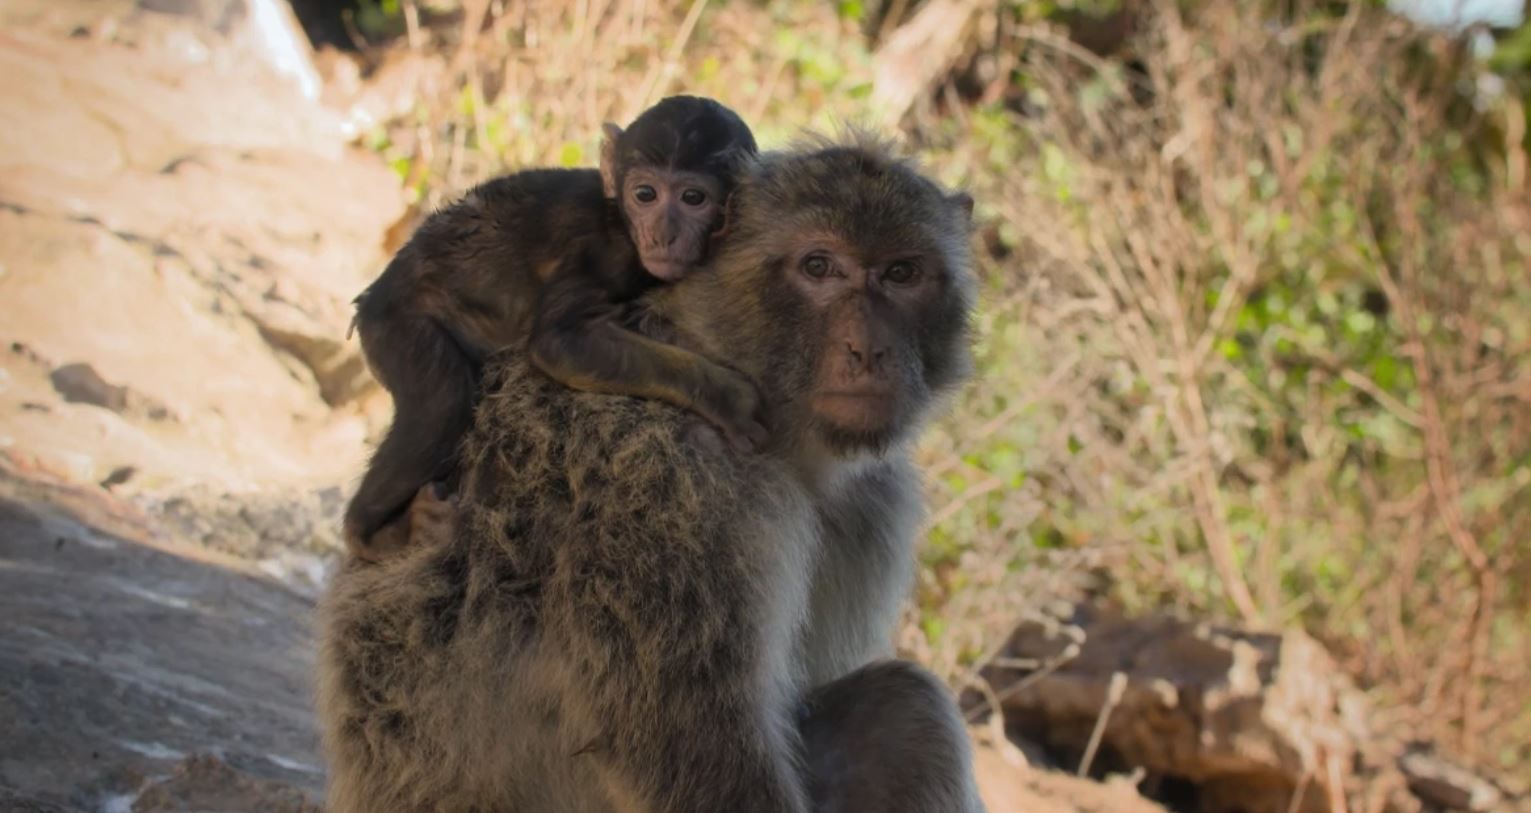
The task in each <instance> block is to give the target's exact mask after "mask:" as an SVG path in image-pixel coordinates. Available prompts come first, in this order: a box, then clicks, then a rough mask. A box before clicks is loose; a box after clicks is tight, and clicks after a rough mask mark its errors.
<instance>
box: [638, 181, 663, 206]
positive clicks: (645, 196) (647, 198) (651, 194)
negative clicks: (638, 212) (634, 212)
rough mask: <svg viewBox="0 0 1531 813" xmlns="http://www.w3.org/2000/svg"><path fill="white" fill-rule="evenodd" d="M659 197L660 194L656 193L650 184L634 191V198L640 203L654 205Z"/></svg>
mask: <svg viewBox="0 0 1531 813" xmlns="http://www.w3.org/2000/svg"><path fill="white" fill-rule="evenodd" d="M658 197H659V193H658V192H655V191H654V187H652V186H649V185H648V184H644V185H643V186H640V187H638V188H637V189H634V190H633V198H634V199H635V200H637V201H638V202H639V203H653V202H654V201H655V200H656V199H657V198H658Z"/></svg>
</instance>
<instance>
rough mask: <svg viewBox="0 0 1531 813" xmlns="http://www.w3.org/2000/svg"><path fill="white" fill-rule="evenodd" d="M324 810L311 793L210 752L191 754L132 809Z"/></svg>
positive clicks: (183, 812) (177, 812) (139, 812)
mask: <svg viewBox="0 0 1531 813" xmlns="http://www.w3.org/2000/svg"><path fill="white" fill-rule="evenodd" d="M204 811H219V813H244V811H249V813H321V810H320V807H319V806H318V805H317V804H314V802H313V801H312V800H311V799H310V798H309V796H308V794H306V793H303V792H302V791H299V790H297V789H296V788H293V787H291V786H289V785H284V784H281V783H277V782H270V781H267V780H261V779H255V778H252V777H250V776H247V775H245V774H243V773H241V772H239V771H236V770H234V768H232V767H230V766H229V765H228V763H226V762H224V761H223V760H220V759H218V758H217V757H215V756H212V755H210V754H200V755H196V756H192V757H188V758H187V759H186V760H185V761H183V762H182V763H181V764H180V765H177V766H176V769H175V773H174V775H172V776H171V777H170V778H169V779H166V780H164V781H161V782H156V783H154V784H153V785H151V786H150V787H149V788H147V789H145V790H144V792H143V793H141V794H139V796H138V798H137V799H136V800H134V802H133V811H132V813H203V812H204Z"/></svg>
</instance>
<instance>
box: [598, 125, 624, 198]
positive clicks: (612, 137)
mask: <svg viewBox="0 0 1531 813" xmlns="http://www.w3.org/2000/svg"><path fill="white" fill-rule="evenodd" d="M601 132H603V133H605V134H606V137H605V138H604V139H602V140H601V188H602V189H603V190H605V192H606V197H608V198H615V197H617V196H618V195H617V193H618V192H619V191H620V190H618V189H617V139H619V138H621V137H622V128H621V127H618V126H617V125H615V124H612V123H611V122H609V121H608V122H606V123H605V124H603V125H601Z"/></svg>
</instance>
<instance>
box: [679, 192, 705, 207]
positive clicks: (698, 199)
mask: <svg viewBox="0 0 1531 813" xmlns="http://www.w3.org/2000/svg"><path fill="white" fill-rule="evenodd" d="M680 199H681V202H682V203H685V204H686V205H687V206H701V205H702V204H703V203H704V202H706V200H707V193H706V192H703V191H702V190H700V189H687V190H686V191H684V192H682V193H680Z"/></svg>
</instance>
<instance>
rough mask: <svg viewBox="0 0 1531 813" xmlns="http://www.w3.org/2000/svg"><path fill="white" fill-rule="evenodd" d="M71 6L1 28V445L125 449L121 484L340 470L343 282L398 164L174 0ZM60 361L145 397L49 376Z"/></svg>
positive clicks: (82, 459)
mask: <svg viewBox="0 0 1531 813" xmlns="http://www.w3.org/2000/svg"><path fill="white" fill-rule="evenodd" d="M128 5H129V6H131V4H128ZM76 6H80V4H78V3H72V2H60V3H57V4H51V3H50V4H36V3H18V4H16V5H15V6H13V7H11V8H10V9H9V10H8V11H6V12H4V14H8V15H10V17H9V18H8V19H10V20H18V19H19V20H20V21H21V23H22V24H23V26H22V27H20V28H18V27H12V26H7V27H6V28H5V30H4V33H3V34H0V109H4V110H5V111H6V126H4V127H0V302H5V303H6V305H5V316H4V318H3V319H0V371H3V372H4V375H3V376H0V453H3V454H6V455H8V456H10V457H11V458H13V459H14V460H16V461H18V462H20V463H22V464H23V465H35V466H39V467H41V468H43V469H47V470H49V471H52V472H54V473H61V474H64V475H65V476H68V477H70V478H71V479H76V480H85V481H91V482H96V481H99V480H101V479H104V478H107V477H109V476H110V475H111V474H112V473H113V472H116V471H120V470H121V469H123V467H125V466H132V467H133V468H134V470H135V472H136V473H135V475H134V476H132V477H131V478H129V479H127V480H125V481H123V482H122V483H121V485H122V487H123V488H126V489H128V490H130V491H131V490H133V489H137V488H151V489H159V488H164V487H170V486H172V485H174V484H177V483H198V484H204V485H205V484H213V485H216V486H217V487H219V488H221V489H223V490H227V491H243V490H252V489H257V488H268V487H272V486H282V485H296V486H300V487H317V486H321V485H334V484H339V483H344V482H345V481H347V480H348V479H349V478H350V477H351V476H353V475H354V473H355V472H356V471H358V470H359V467H360V464H361V453H362V451H363V449H364V444H363V442H362V440H363V435H364V434H365V432H366V429H367V424H366V422H365V421H364V420H363V419H362V418H361V416H360V414H359V411H358V410H357V409H356V408H354V407H353V406H352V405H353V404H355V402H357V400H358V399H359V398H363V397H364V396H367V395H368V394H369V392H370V391H371V387H372V385H371V383H370V379H369V377H368V376H367V373H366V370H365V367H364V364H363V362H362V359H361V357H360V355H359V348H358V346H357V345H356V344H355V343H354V342H350V343H348V342H347V341H346V329H347V326H348V324H349V320H350V313H351V308H350V299H351V298H352V297H354V296H355V295H356V293H358V292H359V291H360V290H361V289H362V288H363V287H364V286H365V284H366V283H367V281H368V280H370V279H371V278H372V277H373V276H374V275H375V274H376V273H377V271H378V270H379V268H380V265H381V262H382V261H383V260H384V259H385V258H384V256H383V253H382V236H383V234H384V233H385V232H386V230H387V229H388V228H389V226H391V225H392V224H393V223H395V222H396V221H397V220H398V219H399V218H400V217H401V215H402V213H403V200H402V196H401V193H400V190H399V184H398V180H397V178H395V177H394V176H393V174H392V173H390V172H389V171H388V170H387V169H386V168H385V167H383V166H382V165H381V163H380V162H379V161H378V160H376V159H375V158H374V157H372V156H370V155H365V154H362V153H359V152H356V151H353V150H352V149H351V148H349V147H348V146H347V145H346V138H345V129H346V128H345V127H344V126H343V122H342V121H341V119H340V117H339V116H337V115H335V114H334V113H331V112H329V111H328V110H326V109H325V108H322V107H320V106H319V105H317V104H315V103H313V102H310V101H307V100H304V99H302V98H301V96H300V95H299V94H298V93H297V91H296V90H295V89H294V88H293V86H292V85H291V83H290V81H288V80H285V79H282V78H280V77H276V76H274V75H271V74H270V73H269V72H265V71H264V70H263V68H262V67H261V66H260V65H259V63H258V62H255V61H253V60H249V59H246V58H241V53H242V52H241V51H239V49H238V48H237V47H236V46H235V45H233V44H231V43H230V41H228V40H225V39H220V37H221V36H222V35H221V34H220V33H219V32H218V31H215V30H211V29H208V28H207V27H205V26H202V25H200V24H198V23H197V22H196V20H195V18H194V17H187V16H180V17H178V16H175V15H167V14H156V13H153V12H148V11H143V10H137V11H133V10H132V9H131V8H129V9H118V8H117V6H112V7H110V8H109V9H108V8H106V7H104V6H102V5H99V4H97V5H96V6H94V7H93V13H92V14H91V15H84V11H86V10H89V9H84V8H76ZM71 9H74V11H77V12H79V14H76V16H77V17H80V21H72V19H73V18H70V17H69V16H68V15H69V13H70V10H71ZM103 9H105V10H107V11H108V12H111V11H116V13H117V14H119V15H122V16H121V19H120V22H121V24H122V26H127V25H129V24H131V25H133V26H135V28H134V29H133V32H134V33H133V35H132V36H126V35H123V36H119V35H114V34H112V32H113V31H119V30H120V29H119V28H118V27H117V24H118V22H119V20H118V18H116V17H113V16H112V15H111V14H110V13H108V14H107V15H102V14H101V13H100V12H101V11H102V10H103ZM87 19H88V20H89V28H88V30H87V29H85V28H81V25H82V24H83V21H84V20H87ZM71 33H74V34H83V35H80V36H70V34H71ZM60 369H64V370H75V371H79V370H81V369H89V370H90V371H91V373H92V374H93V375H94V376H96V377H97V378H99V380H100V382H101V385H100V386H98V388H97V389H98V390H100V391H101V392H117V393H119V394H120V395H121V396H122V398H123V399H128V400H131V401H132V403H133V404H134V405H139V406H141V405H154V408H153V409H150V408H147V407H145V408H136V407H135V408H126V407H125V404H126V402H124V404H117V403H116V400H111V401H110V402H109V403H92V402H91V401H90V400H89V399H86V400H81V399H79V398H71V397H68V394H67V393H65V392H60V391H59V389H58V386H57V381H59V380H60V379H59V377H58V375H57V371H58V370H60ZM66 383H67V379H66ZM114 404H116V406H118V407H124V408H113V405H114ZM337 407H346V409H342V410H337V409H336V408H337ZM151 413H152V415H151Z"/></svg>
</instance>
